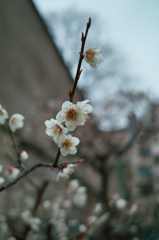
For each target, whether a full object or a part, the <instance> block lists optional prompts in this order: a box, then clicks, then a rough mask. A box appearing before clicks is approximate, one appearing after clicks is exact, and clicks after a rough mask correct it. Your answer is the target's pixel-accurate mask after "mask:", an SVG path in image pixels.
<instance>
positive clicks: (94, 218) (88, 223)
mask: <svg viewBox="0 0 159 240" xmlns="http://www.w3.org/2000/svg"><path fill="white" fill-rule="evenodd" d="M96 220H97V217H96V216H94V215H91V216H89V217H88V218H87V225H88V226H90V225H92V224H93V223H94V222H95V221H96Z"/></svg>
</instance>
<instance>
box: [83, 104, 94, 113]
mask: <svg viewBox="0 0 159 240" xmlns="http://www.w3.org/2000/svg"><path fill="white" fill-rule="evenodd" d="M92 110H93V107H92V106H91V105H90V104H86V105H85V106H84V111H86V112H87V114H88V113H90V112H92Z"/></svg>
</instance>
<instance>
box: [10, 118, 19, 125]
mask: <svg viewBox="0 0 159 240" xmlns="http://www.w3.org/2000/svg"><path fill="white" fill-rule="evenodd" d="M17 122H18V118H17V117H14V118H12V120H11V123H12V124H13V125H16V124H17Z"/></svg>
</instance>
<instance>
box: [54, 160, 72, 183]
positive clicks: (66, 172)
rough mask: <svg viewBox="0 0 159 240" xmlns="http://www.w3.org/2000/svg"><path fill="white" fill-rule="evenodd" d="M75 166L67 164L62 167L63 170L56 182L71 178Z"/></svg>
mask: <svg viewBox="0 0 159 240" xmlns="http://www.w3.org/2000/svg"><path fill="white" fill-rule="evenodd" d="M75 166H76V165H75V164H65V165H63V166H62V170H60V171H59V173H58V175H57V178H56V181H58V180H59V178H60V177H62V178H69V176H70V175H71V174H72V173H73V172H74V168H75Z"/></svg>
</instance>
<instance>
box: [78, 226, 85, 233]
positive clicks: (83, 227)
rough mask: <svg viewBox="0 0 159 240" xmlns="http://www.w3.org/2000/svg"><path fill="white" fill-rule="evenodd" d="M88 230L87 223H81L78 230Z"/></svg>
mask: <svg viewBox="0 0 159 240" xmlns="http://www.w3.org/2000/svg"><path fill="white" fill-rule="evenodd" d="M86 230H87V227H86V225H84V224H80V225H79V228H78V231H79V232H81V233H83V232H85V231H86Z"/></svg>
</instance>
